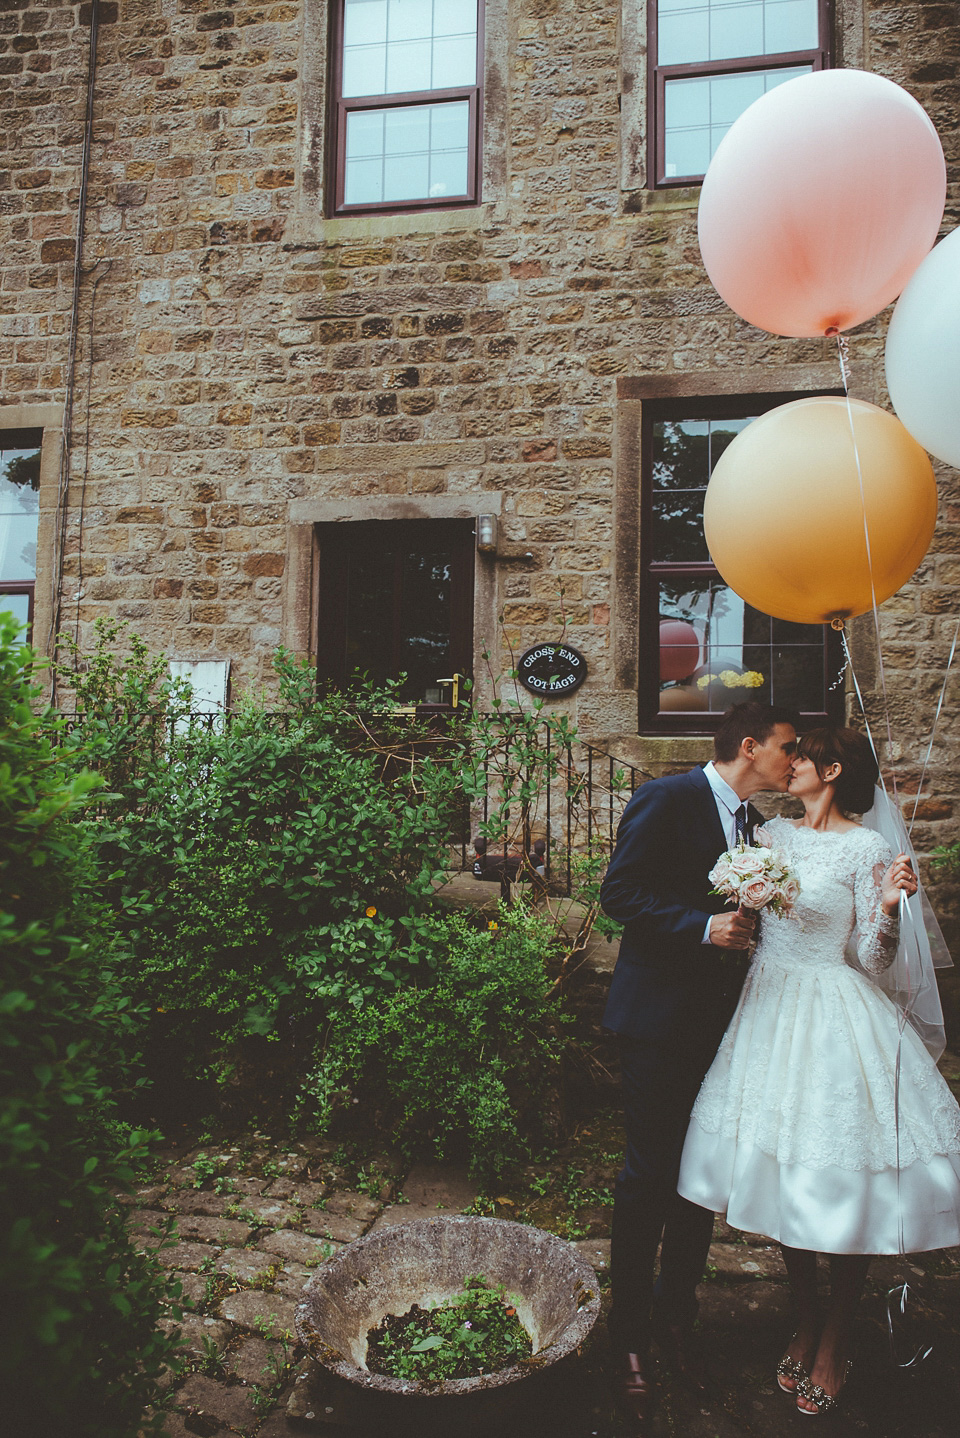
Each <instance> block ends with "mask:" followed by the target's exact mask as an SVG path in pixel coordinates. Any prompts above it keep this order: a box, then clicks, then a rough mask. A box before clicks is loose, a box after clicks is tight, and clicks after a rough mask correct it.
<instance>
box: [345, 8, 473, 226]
mask: <svg viewBox="0 0 960 1438" xmlns="http://www.w3.org/2000/svg"><path fill="white" fill-rule="evenodd" d="M478 21H479V9H478V0H337V4H336V6H335V7H334V36H333V47H332V50H333V84H332V87H331V89H332V94H333V102H334V115H333V123H332V126H331V131H332V152H333V156H334V165H333V172H334V191H335V193H334V195H333V196H332V206H331V208H332V211H333V213H334V214H351V213H353V212H355V211H365V210H400V209H406V208H417V209H435V208H438V207H442V206H444V205H468V204H473V203H475V202H476V200H477V198H478V178H477V177H478V172H479V143H478V136H479V132H480V130H479V127H480V83H479V76H480V66H481V40H482V36H481V33H480V25H479V23H478Z"/></svg>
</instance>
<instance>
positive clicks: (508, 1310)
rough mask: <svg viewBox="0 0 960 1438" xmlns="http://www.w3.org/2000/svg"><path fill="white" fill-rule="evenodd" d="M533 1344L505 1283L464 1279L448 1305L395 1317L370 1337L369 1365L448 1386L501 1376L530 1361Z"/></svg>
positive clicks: (414, 1308) (478, 1277) (372, 1368)
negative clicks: (453, 1380) (457, 1380)
mask: <svg viewBox="0 0 960 1438" xmlns="http://www.w3.org/2000/svg"><path fill="white" fill-rule="evenodd" d="M532 1351H533V1344H532V1341H531V1338H530V1335H529V1333H528V1332H527V1331H526V1329H525V1328H524V1326H523V1324H522V1323H521V1322H520V1319H519V1318H518V1317H517V1308H516V1301H515V1300H511V1299H510V1298H509V1297H508V1295H507V1292H506V1290H505V1288H504V1286H503V1284H502V1283H497V1284H491V1283H488V1282H487V1280H486V1279H485V1278H484V1276H483V1275H482V1274H474V1275H472V1276H471V1277H469V1278H466V1279H465V1280H464V1284H463V1291H462V1292H461V1293H458V1294H455V1295H454V1297H453V1298H449V1299H447V1301H446V1302H445V1303H440V1304H436V1305H435V1306H433V1307H430V1308H421V1306H420V1304H419V1303H415V1304H414V1305H413V1306H412V1307H411V1308H409V1309H408V1310H407V1312H406V1313H404V1314H400V1315H395V1314H392V1313H389V1314H387V1316H386V1317H385V1318H384V1319H383V1320H382V1321H381V1322H380V1323H379V1324H378V1325H377V1327H376V1328H371V1329H370V1331H369V1333H368V1334H367V1367H368V1368H369V1369H370V1371H371V1372H372V1373H385V1374H387V1375H388V1376H389V1377H391V1378H413V1379H416V1380H417V1381H419V1382H421V1383H423V1382H426V1383H443V1382H445V1380H446V1379H448V1378H474V1377H476V1376H477V1375H478V1374H481V1373H498V1372H499V1371H500V1370H501V1369H503V1368H509V1367H510V1366H511V1365H512V1364H514V1363H522V1362H523V1360H524V1359H526V1358H529V1357H530V1354H531V1353H532Z"/></svg>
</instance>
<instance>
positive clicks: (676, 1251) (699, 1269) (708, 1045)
mask: <svg viewBox="0 0 960 1438" xmlns="http://www.w3.org/2000/svg"><path fill="white" fill-rule="evenodd" d="M711 1028H712V1025H711ZM722 1032H723V1029H722V1028H721V1029H720V1031H719V1033H717V1034H710V1035H709V1036H708V1035H703V1038H704V1039H705V1040H706V1042H703V1043H700V1044H690V1045H689V1046H687V1045H683V1046H682V1052H678V1046H677V1044H676V1042H671V1043H666V1042H657V1041H652V1040H647V1039H634V1038H628V1037H626V1036H624V1035H622V1034H621V1035H620V1036H619V1039H618V1043H619V1048H620V1079H621V1087H622V1092H623V1106H624V1120H625V1125H626V1130H627V1150H626V1160H625V1162H624V1166H623V1169H622V1170H621V1172H620V1174H619V1175H618V1177H617V1182H616V1188H615V1190H614V1205H613V1231H612V1243H611V1259H610V1268H611V1277H612V1280H613V1308H612V1310H611V1314H610V1336H611V1340H612V1342H613V1344H614V1346H615V1347H616V1348H617V1349H618V1350H620V1351H623V1352H630V1353H643V1352H644V1351H645V1350H646V1348H647V1346H648V1344H649V1341H650V1330H651V1322H652V1320H653V1318H654V1315H655V1321H656V1322H658V1323H665V1324H670V1325H673V1324H679V1325H681V1326H683V1327H686V1326H688V1325H689V1324H691V1323H692V1322H693V1321H694V1319H695V1318H696V1314H697V1298H696V1288H697V1284H698V1283H699V1282H700V1279H701V1278H702V1277H703V1271H704V1268H705V1267H706V1262H707V1253H708V1251H709V1248H710V1239H711V1236H712V1234H713V1214H712V1213H710V1212H708V1210H707V1209H705V1208H700V1207H699V1206H698V1205H697V1204H695V1203H690V1202H689V1201H688V1200H687V1199H685V1198H681V1197H680V1195H679V1194H678V1193H677V1175H678V1173H679V1169H680V1155H681V1153H682V1151H683V1140H684V1137H685V1135H686V1131H687V1122H688V1120H689V1117H690V1110H691V1108H692V1107H693V1102H694V1099H695V1098H696V1096H697V1092H698V1090H699V1088H700V1084H701V1082H702V1080H703V1076H704V1074H705V1073H706V1071H707V1069H708V1068H709V1067H710V1064H711V1062H712V1060H713V1056H714V1054H715V1052H716V1049H717V1044H718V1043H719V1039H720V1035H721V1034H722ZM661 1239H662V1249H661V1253H660V1276H659V1279H658V1280H657V1285H656V1291H654V1283H653V1273H654V1267H655V1265H656V1258H657V1249H658V1247H660V1245H661Z"/></svg>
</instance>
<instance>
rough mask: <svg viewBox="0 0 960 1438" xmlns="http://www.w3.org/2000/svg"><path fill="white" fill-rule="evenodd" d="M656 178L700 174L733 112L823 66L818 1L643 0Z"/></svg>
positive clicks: (821, 10)
mask: <svg viewBox="0 0 960 1438" xmlns="http://www.w3.org/2000/svg"><path fill="white" fill-rule="evenodd" d="M649 5H650V12H651V16H650V18H651V23H652V24H655V25H656V36H657V43H656V65H655V76H654V82H655V83H654V90H655V95H656V99H655V105H654V109H655V124H654V126H653V131H654V137H655V143H656V160H655V168H656V176H657V179H656V182H657V183H658V184H661V183H664V182H669V181H674V182H677V181H680V180H691V179H693V180H696V179H699V178H701V176H702V175H703V174H704V173H705V171H706V169H707V166H708V165H709V163H710V160H711V158H712V157H713V153H714V151H715V150H716V148H717V146H718V145H719V143H720V141H721V140H722V139H723V137H724V135H725V134H726V133H727V131H728V130H729V128H730V126H731V125H732V124H733V123H734V121H735V120H736V119H738V118H739V116H740V115H742V114H743V112H744V110H746V109H747V108H748V107H749V106H750V105H752V104H753V102H754V101H755V100H758V99H759V98H760V96H761V95H764V94H766V92H767V91H768V90H771V89H773V88H774V87H775V86H776V85H782V84H783V83H784V82H785V81H787V80H792V79H795V78H796V77H797V76H798V75H805V74H809V73H810V71H811V70H817V69H821V68H822V67H823V66H824V65H825V64H826V63H827V58H828V57H827V48H826V47H827V37H826V33H825V32H826V23H825V13H824V9H825V7H823V6H822V4H821V3H820V0H649Z"/></svg>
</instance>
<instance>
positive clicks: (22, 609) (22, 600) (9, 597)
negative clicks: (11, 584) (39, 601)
mask: <svg viewBox="0 0 960 1438" xmlns="http://www.w3.org/2000/svg"><path fill="white" fill-rule="evenodd" d="M0 613H3V614H12V615H13V617H14V619H16V620H17V622H18V623H20V624H26V622H27V619H28V618H29V615H30V596H29V594H2V593H0ZM20 638H21V640H24V639H26V638H27V636H26V635H25V634H21V635H20Z"/></svg>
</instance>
